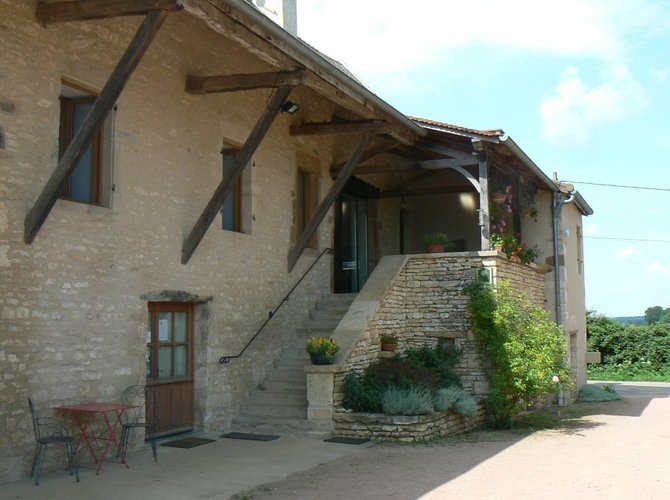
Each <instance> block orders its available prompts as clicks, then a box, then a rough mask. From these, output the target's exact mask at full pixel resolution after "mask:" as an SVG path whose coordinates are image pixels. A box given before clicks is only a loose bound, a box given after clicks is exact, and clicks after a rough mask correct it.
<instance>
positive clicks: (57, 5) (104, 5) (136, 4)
mask: <svg viewBox="0 0 670 500" xmlns="http://www.w3.org/2000/svg"><path fill="white" fill-rule="evenodd" d="M182 8H183V0H68V1H62V0H40V2H39V3H38V4H37V12H36V16H37V19H38V20H39V21H40V22H41V23H42V24H43V25H45V26H46V25H48V24H53V23H64V22H69V21H88V20H91V19H109V18H112V17H124V16H139V15H146V14H148V13H149V12H151V11H155V10H164V11H167V12H172V11H175V10H180V9H182Z"/></svg>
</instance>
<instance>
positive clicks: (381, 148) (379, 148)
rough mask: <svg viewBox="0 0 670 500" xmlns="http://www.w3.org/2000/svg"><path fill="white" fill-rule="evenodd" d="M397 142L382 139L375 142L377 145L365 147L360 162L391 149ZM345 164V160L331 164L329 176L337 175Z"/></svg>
mask: <svg viewBox="0 0 670 500" xmlns="http://www.w3.org/2000/svg"><path fill="white" fill-rule="evenodd" d="M398 144H399V142H398V141H396V140H384V141H382V142H381V143H379V144H377V145H375V146H373V147H371V148H368V149H366V150H365V153H363V155H362V156H361V159H360V162H364V161H367V160H369V159H371V158H374V157H375V156H378V155H380V154H382V153H386V152H387V151H388V150H390V149H393V148H394V147H396V146H397V145H398ZM345 164H346V162H342V163H337V164H335V165H333V166H331V167H330V176H331V177H337V174H339V173H340V170H342V167H344V165H345Z"/></svg>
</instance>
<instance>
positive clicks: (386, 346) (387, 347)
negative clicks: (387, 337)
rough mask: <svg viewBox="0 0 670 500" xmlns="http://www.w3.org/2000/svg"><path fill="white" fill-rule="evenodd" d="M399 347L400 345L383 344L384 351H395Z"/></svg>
mask: <svg viewBox="0 0 670 500" xmlns="http://www.w3.org/2000/svg"><path fill="white" fill-rule="evenodd" d="M397 347H398V344H391V343H385V342H382V351H391V352H393V351H395V350H396V348H397Z"/></svg>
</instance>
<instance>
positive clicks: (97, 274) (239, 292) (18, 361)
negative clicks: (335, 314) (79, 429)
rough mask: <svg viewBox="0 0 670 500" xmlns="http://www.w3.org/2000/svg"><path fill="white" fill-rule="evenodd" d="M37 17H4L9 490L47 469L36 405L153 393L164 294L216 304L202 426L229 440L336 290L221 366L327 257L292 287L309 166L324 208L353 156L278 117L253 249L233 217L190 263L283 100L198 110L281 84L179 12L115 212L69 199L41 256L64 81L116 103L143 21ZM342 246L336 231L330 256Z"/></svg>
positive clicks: (3, 349)
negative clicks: (261, 120)
mask: <svg viewBox="0 0 670 500" xmlns="http://www.w3.org/2000/svg"><path fill="white" fill-rule="evenodd" d="M35 5H36V2H34V1H30V2H26V1H23V0H9V1H4V2H2V3H1V4H0V46H2V48H3V49H2V50H3V53H2V56H1V57H0V75H2V78H0V102H1V103H3V105H2V106H0V126H1V127H2V129H3V132H4V134H5V136H6V138H5V147H4V149H0V365H1V366H2V378H1V379H0V394H2V404H0V423H1V425H0V443H1V448H2V450H3V460H2V461H1V462H0V482H2V481H5V480H9V479H14V478H17V477H21V476H25V475H27V473H28V471H29V469H30V461H31V459H32V452H33V441H32V440H33V437H32V429H31V422H30V418H29V415H28V405H27V401H26V398H27V397H28V396H31V397H32V398H33V399H34V400H35V402H36V404H37V405H38V407H39V408H41V409H43V410H48V409H49V408H50V407H53V406H57V405H59V404H63V403H74V402H85V401H94V400H116V399H118V398H119V396H120V394H121V391H122V390H123V388H124V387H126V386H128V385H130V384H135V383H142V382H143V381H144V362H145V361H144V351H145V343H144V341H145V340H144V339H145V331H146V324H147V303H146V300H143V299H142V298H141V297H142V296H143V294H147V293H150V292H158V291H162V290H180V291H185V292H188V293H190V294H195V295H198V296H201V297H211V300H210V301H209V302H207V304H206V305H202V306H200V307H199V308H198V310H197V314H196V339H195V342H196V352H195V366H196V403H195V404H196V418H197V421H196V426H197V427H198V428H199V429H203V430H210V431H212V430H218V429H220V428H222V427H224V426H225V425H226V424H228V423H229V422H230V419H231V417H232V416H233V415H234V413H235V411H236V409H237V406H238V404H239V401H240V399H241V398H242V397H243V396H244V395H245V394H246V393H247V392H248V391H249V390H250V389H251V388H252V387H254V386H255V384H257V383H258V382H259V381H260V380H261V379H262V377H263V374H264V372H265V370H266V368H267V367H269V366H271V364H272V359H273V358H274V357H276V356H277V355H278V352H279V348H280V346H281V342H282V341H281V337H280V336H279V335H278V333H279V331H280V330H281V328H280V326H281V325H282V324H286V325H288V326H289V327H290V326H292V325H293V326H295V325H297V324H300V323H301V322H302V318H303V315H304V311H305V310H306V309H307V307H308V306H309V305H310V304H311V303H312V302H313V301H314V299H315V298H316V297H318V296H319V294H320V293H322V292H324V291H327V290H329V288H330V274H331V270H330V259H329V258H326V259H325V260H324V261H323V262H322V263H320V264H319V265H318V266H317V267H316V268H315V269H314V271H313V272H312V275H311V277H310V278H309V279H308V280H306V281H305V282H303V284H302V285H301V287H300V288H299V289H298V290H297V291H296V294H295V295H294V296H293V297H292V299H291V300H290V301H289V302H288V303H287V304H286V306H285V308H284V310H283V313H282V314H281V315H279V316H278V317H277V318H276V319H275V320H274V321H273V322H272V323H271V326H270V328H269V330H268V331H266V332H265V333H264V334H263V337H262V339H261V340H260V341H259V342H256V343H255V344H254V345H253V346H252V348H251V349H250V350H249V351H248V354H247V355H245V357H243V358H241V359H239V360H235V361H232V362H231V363H230V364H228V365H220V364H219V363H218V358H219V357H220V356H221V355H222V354H235V353H236V352H238V351H239V349H241V348H242V347H243V345H244V343H245V341H246V339H247V338H248V337H250V336H251V335H252V334H253V333H254V332H255V331H256V329H257V328H258V327H259V326H260V325H261V324H262V322H263V321H264V320H265V318H266V317H267V312H268V310H270V309H272V308H274V306H275V305H276V304H277V303H278V302H279V301H280V300H281V299H282V297H283V296H284V294H285V293H286V292H287V291H288V290H289V289H290V287H291V286H292V284H293V283H294V282H295V280H296V279H297V277H299V276H300V274H301V273H302V271H303V270H304V269H305V268H306V267H307V266H308V265H309V264H310V263H311V262H312V261H313V259H314V257H315V256H316V255H317V251H316V250H311V249H308V250H307V251H306V252H305V255H304V256H303V258H302V259H301V261H300V262H299V263H298V265H297V266H296V269H295V270H294V271H293V272H292V273H291V275H290V276H289V275H288V274H287V264H286V256H287V253H288V250H289V249H290V247H291V245H292V242H291V239H292V238H291V234H292V224H293V216H292V213H293V212H292V211H293V204H294V196H295V193H294V190H295V169H296V157H297V156H298V155H299V154H302V153H305V154H306V155H308V156H309V157H311V158H315V159H316V164H315V165H311V168H313V169H314V170H315V171H317V172H319V173H320V180H319V184H320V192H321V197H322V196H323V194H324V193H325V192H326V190H327V189H328V187H329V186H330V182H331V181H330V178H329V175H328V171H327V168H328V166H329V165H330V164H331V157H333V156H337V155H340V156H341V155H342V154H344V155H346V152H348V151H350V149H351V148H350V147H349V145H348V144H347V145H345V146H344V147H342V144H341V143H338V142H337V141H333V140H330V141H325V140H320V139H316V138H313V137H309V138H299V139H294V138H291V137H290V136H289V135H288V126H289V120H290V119H291V118H290V117H289V116H287V115H280V116H278V117H277V119H276V120H275V122H274V124H273V126H272V127H271V129H270V132H269V134H268V136H267V137H266V138H265V140H264V141H263V143H262V144H261V146H260V148H259V150H258V151H257V153H256V154H255V155H254V158H253V165H252V166H251V168H252V187H251V190H252V211H253V214H252V219H253V220H252V230H251V234H238V233H232V232H226V231H223V230H221V229H220V225H221V220H220V217H218V218H217V219H216V221H215V222H214V223H213V224H212V226H211V227H210V228H209V230H208V232H207V234H206V235H205V237H204V239H203V240H202V242H201V244H200V246H199V247H198V249H197V250H196V252H195V254H194V256H193V257H192V259H191V261H190V262H189V264H188V265H182V264H181V263H180V256H181V246H182V242H183V240H184V237H185V235H186V234H187V233H188V231H190V229H191V227H192V225H193V224H194V222H195V220H196V219H197V217H198V216H199V214H200V212H201V211H202V209H203V208H204V206H205V204H206V203H207V201H208V199H209V197H210V196H211V193H212V192H213V190H214V188H215V186H216V185H217V184H218V183H219V181H220V179H221V169H222V167H221V155H220V153H219V151H220V148H221V145H222V141H223V140H224V139H225V140H227V141H232V142H235V143H243V142H244V141H245V140H246V137H247V135H248V133H249V131H250V130H251V128H252V127H253V125H254V124H255V122H256V120H257V119H258V117H259V116H260V114H261V112H262V110H263V108H264V106H265V103H266V99H267V96H268V91H263V90H259V91H251V92H240V93H234V94H222V95H208V96H191V95H187V94H186V93H185V92H184V84H185V77H186V75H187V74H203V75H205V74H217V73H236V72H241V71H249V72H251V71H262V70H268V69H269V68H268V67H267V65H266V64H265V63H262V62H260V61H258V60H257V59H255V58H252V57H250V56H249V55H248V54H247V53H246V52H245V51H244V50H242V49H240V48H239V47H237V46H236V45H234V44H232V43H229V42H228V41H227V40H226V39H225V38H223V37H221V36H219V35H216V34H214V33H213V32H210V31H208V30H206V29H205V28H204V26H203V25H201V24H199V23H198V22H197V21H196V20H194V19H192V18H190V17H189V16H188V15H187V14H185V13H183V12H180V13H175V14H171V15H170V16H169V17H168V20H167V22H166V24H165V25H164V26H163V28H162V29H161V31H160V32H159V33H158V35H157V37H156V40H155V41H154V43H153V45H152V46H151V47H150V48H149V50H148V52H147V53H146V56H145V57H144V59H143V61H142V62H141V64H140V65H139V67H138V69H137V71H136V73H135V74H134V75H133V77H132V78H131V80H130V82H129V84H128V85H127V88H126V90H125V91H124V92H123V94H122V95H121V97H120V99H119V101H118V109H117V111H116V112H115V116H114V120H115V128H114V137H113V139H114V142H113V152H114V164H113V168H114V170H113V172H114V173H113V178H114V184H115V191H114V192H113V196H112V203H111V208H101V207H94V206H88V205H84V204H80V203H74V202H68V201H65V200H59V201H58V202H57V203H56V205H55V207H54V208H53V210H52V212H51V214H50V215H49V217H48V219H47V221H46V223H45V224H44V226H43V228H42V229H41V231H40V233H39V234H38V236H37V238H36V239H35V241H34V243H33V244H32V245H25V244H24V243H23V221H24V218H25V215H26V213H27V211H28V210H29V208H30V207H31V206H32V204H33V202H34V200H35V199H36V198H37V196H38V195H39V193H40V191H41V189H42V187H43V186H44V184H45V183H46V181H47V179H48V177H49V175H50V172H51V171H52V169H53V168H55V165H56V163H57V154H58V123H59V99H58V98H59V92H60V87H61V78H63V77H68V78H70V79H73V80H75V81H78V82H80V83H82V84H86V85H87V86H89V87H92V88H94V89H98V90H99V89H100V88H101V87H102V86H103V84H104V83H105V81H106V78H107V77H108V75H109V74H110V72H111V70H112V69H113V67H114V65H115V64H116V61H117V60H118V58H119V57H120V55H121V53H122V51H123V50H124V49H125V48H126V46H127V43H128V42H129V40H130V39H131V37H132V35H133V34H134V31H135V29H136V27H137V26H138V25H139V22H140V19H138V18H118V19H111V20H104V21H92V22H76V23H63V24H56V25H53V26H49V27H47V28H43V27H41V26H40V25H39V24H38V23H37V22H36V21H35V18H34V12H35ZM296 95H297V96H298V97H299V98H300V99H302V101H301V105H303V106H306V108H305V109H309V107H310V106H311V107H312V108H319V107H321V108H324V111H323V112H322V114H323V115H324V116H326V115H328V110H327V109H326V108H327V104H326V103H323V102H321V101H319V100H318V99H316V98H315V97H314V96H313V95H312V94H309V93H308V92H307V91H300V92H296ZM315 115H316V116H318V113H315ZM293 119H296V118H293ZM338 148H340V149H341V151H340V149H338ZM343 152H344V153H343ZM331 243H332V217H331V216H328V217H327V218H326V220H325V221H324V223H323V224H322V226H321V228H320V230H319V245H320V247H322V248H323V247H326V246H330V245H331ZM273 334H275V335H274V336H273Z"/></svg>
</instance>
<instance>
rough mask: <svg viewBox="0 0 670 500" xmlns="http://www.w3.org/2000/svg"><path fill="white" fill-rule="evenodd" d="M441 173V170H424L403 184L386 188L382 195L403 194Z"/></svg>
mask: <svg viewBox="0 0 670 500" xmlns="http://www.w3.org/2000/svg"><path fill="white" fill-rule="evenodd" d="M440 173H441V172H440V171H439V170H422V171H421V172H419V173H418V174H416V175H415V176H414V177H410V178H409V179H403V180H402V182H399V183H397V184H394V185H393V186H390V187H388V188H386V189H385V190H384V191H383V193H382V194H384V193H401V194H402V193H403V191H405V190H407V189H408V188H410V187H411V186H414V185H415V184H417V183H419V182H421V181H425V180H426V179H430V178H431V177H435V176H436V175H439V174H440Z"/></svg>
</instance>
